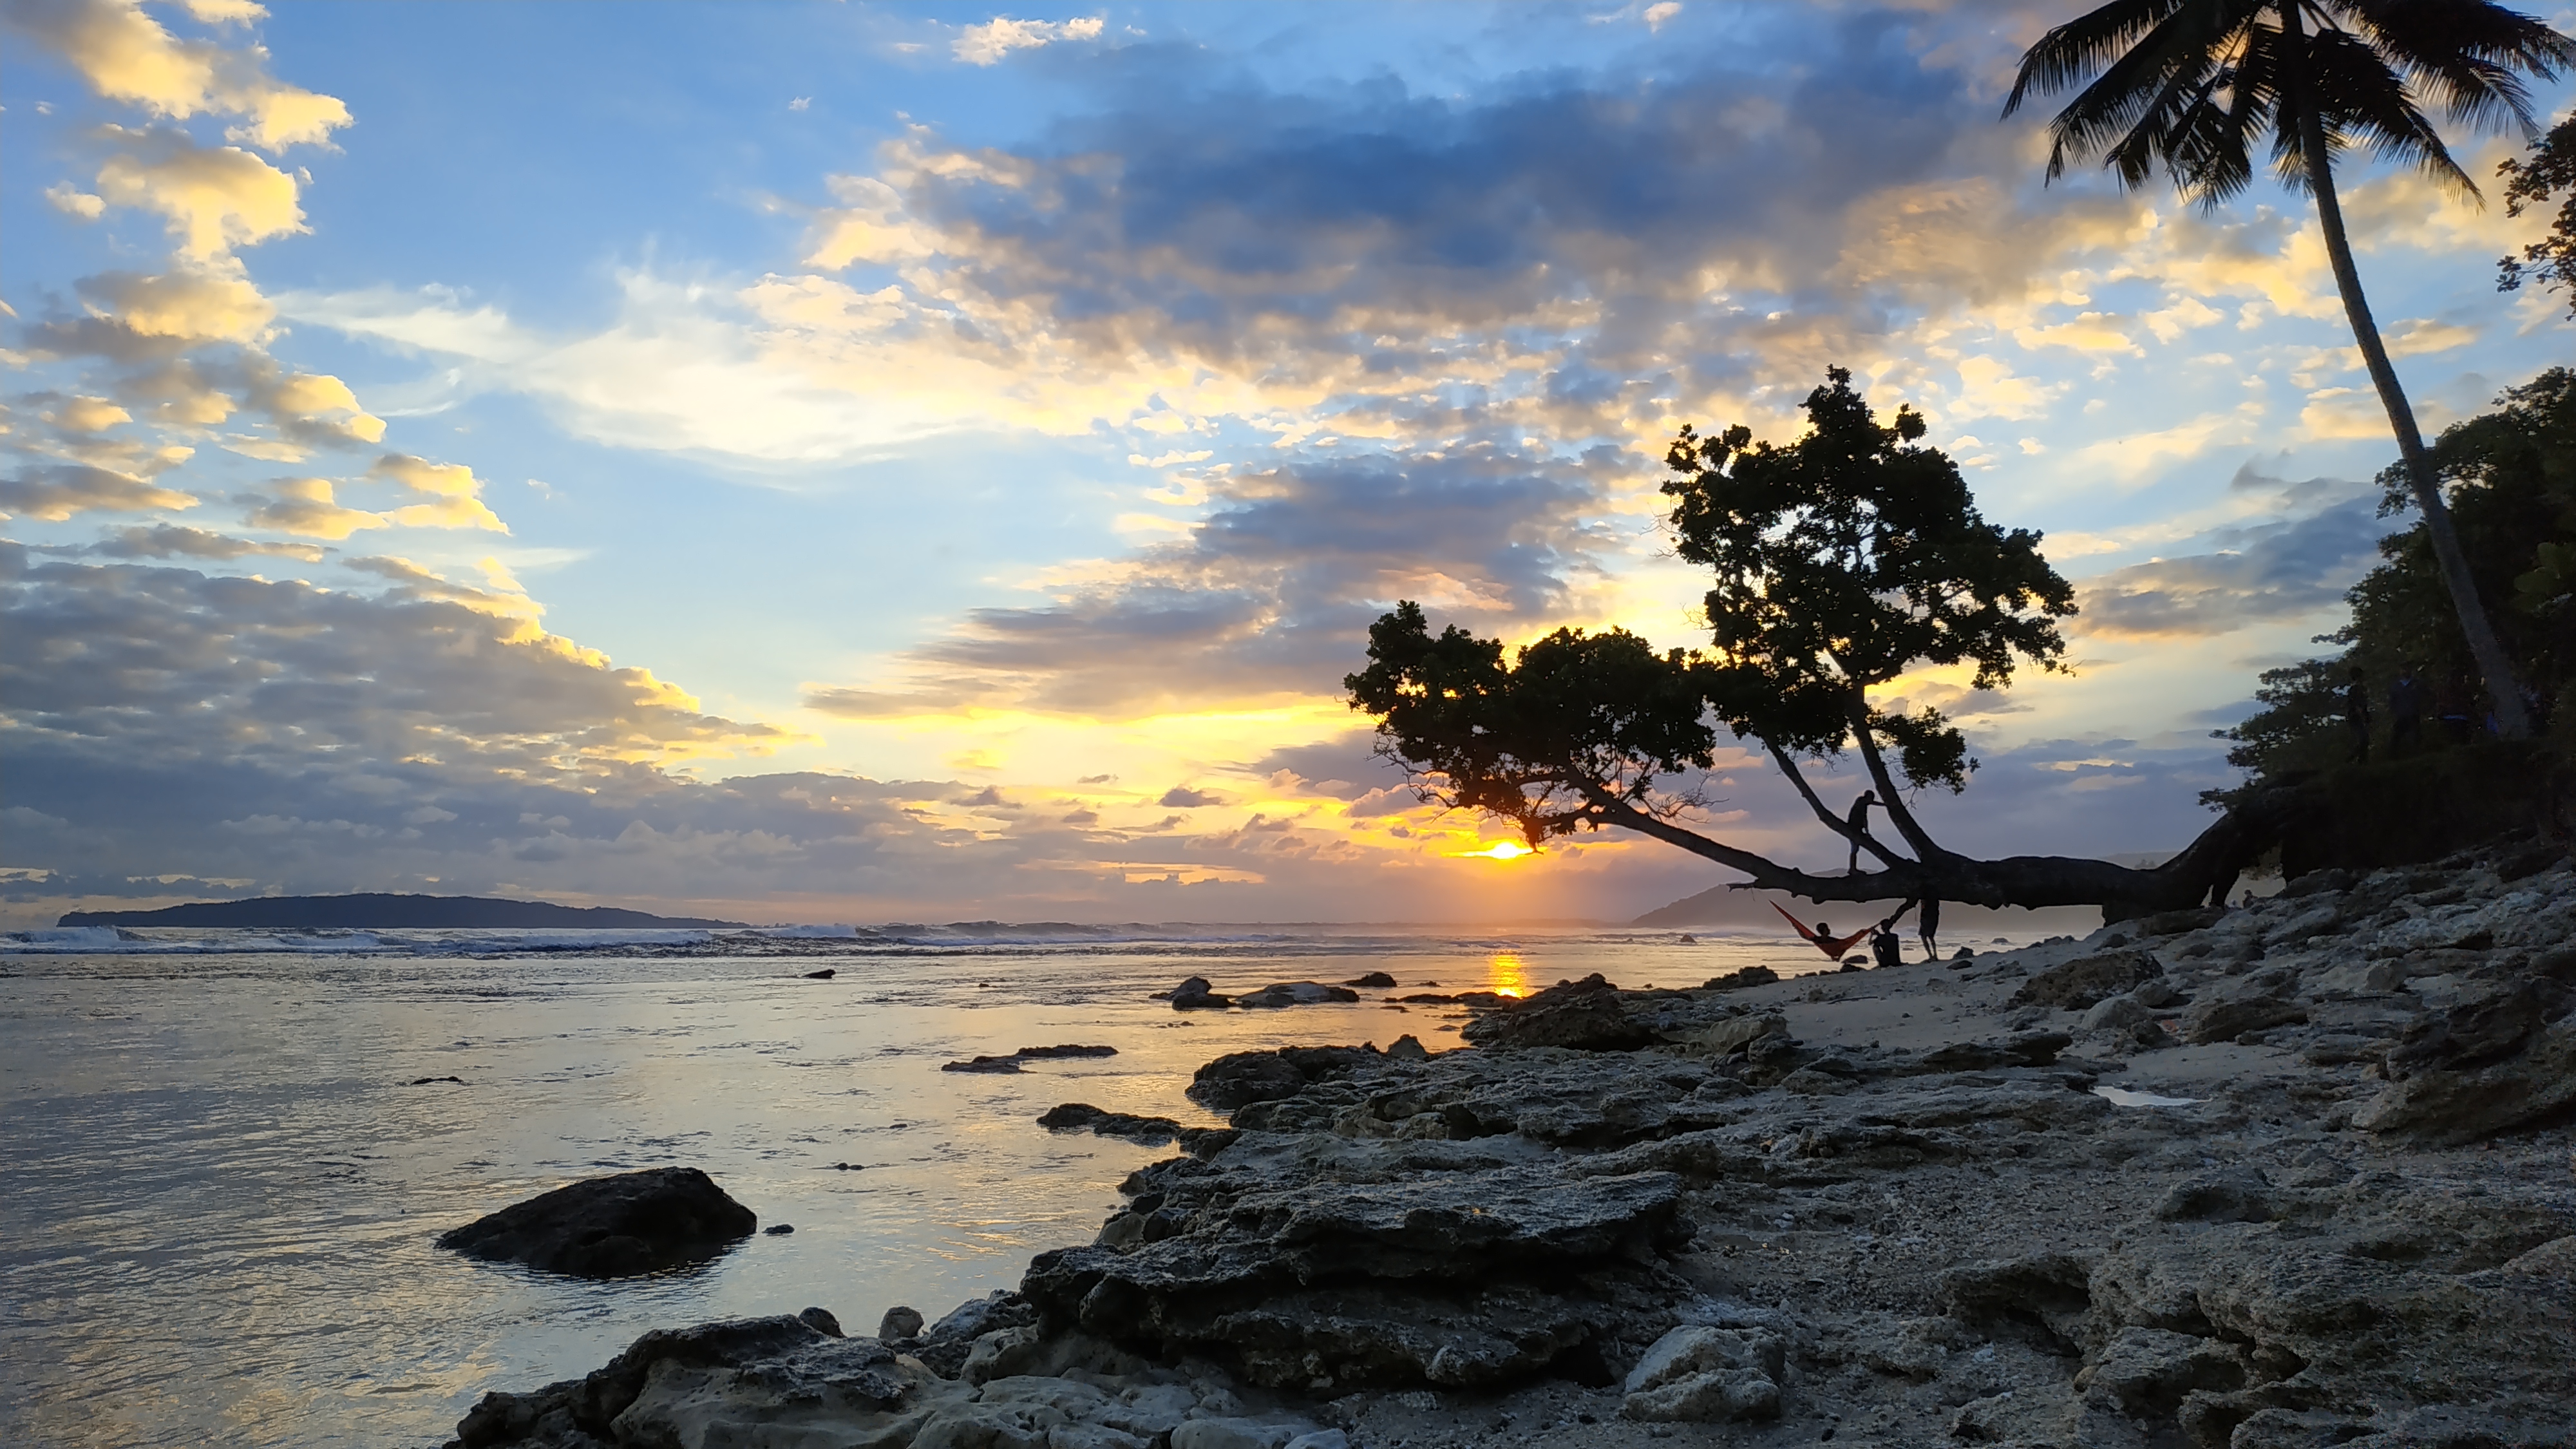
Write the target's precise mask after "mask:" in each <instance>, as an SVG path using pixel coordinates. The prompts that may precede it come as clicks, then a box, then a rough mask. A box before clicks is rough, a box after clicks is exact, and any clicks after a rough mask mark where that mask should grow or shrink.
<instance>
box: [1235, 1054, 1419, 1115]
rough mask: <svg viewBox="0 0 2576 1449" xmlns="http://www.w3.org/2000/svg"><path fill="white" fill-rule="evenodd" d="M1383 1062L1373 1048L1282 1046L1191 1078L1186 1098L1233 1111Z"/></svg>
mask: <svg viewBox="0 0 2576 1449" xmlns="http://www.w3.org/2000/svg"><path fill="white" fill-rule="evenodd" d="M1382 1060H1384V1057H1383V1055H1382V1054H1381V1053H1380V1052H1379V1051H1378V1050H1377V1048H1375V1047H1373V1046H1356V1047H1336V1046H1326V1047H1280V1048H1278V1049H1277V1050H1275V1051H1266V1052H1232V1053H1229V1054H1227V1055H1225V1056H1221V1057H1218V1058H1217V1059H1216V1060H1215V1061H1212V1062H1210V1063H1208V1064H1207V1065H1206V1066H1203V1067H1201V1068H1199V1069H1198V1071H1197V1072H1195V1073H1193V1074H1192V1075H1191V1077H1190V1085H1189V1088H1188V1096H1189V1099H1190V1100H1191V1101H1193V1102H1196V1103H1198V1104H1199V1105H1200V1106H1202V1107H1205V1108H1207V1109H1208V1110H1209V1111H1211V1112H1231V1111H1233V1110H1235V1109H1236V1108H1238V1107H1244V1106H1249V1105H1250V1104H1252V1103H1254V1102H1268V1101H1274V1100H1276V1099H1278V1098H1281V1097H1293V1096H1295V1095H1297V1094H1298V1093H1299V1092H1301V1091H1304V1090H1305V1089H1306V1086H1307V1084H1308V1083H1310V1082H1319V1081H1323V1080H1325V1079H1327V1078H1331V1077H1336V1076H1340V1075H1342V1074H1344V1073H1347V1072H1349V1071H1351V1070H1352V1069H1354V1068H1356V1067H1360V1066H1365V1065H1368V1064H1370V1063H1374V1062H1378V1061H1382Z"/></svg>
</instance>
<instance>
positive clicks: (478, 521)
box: [367, 453, 510, 533]
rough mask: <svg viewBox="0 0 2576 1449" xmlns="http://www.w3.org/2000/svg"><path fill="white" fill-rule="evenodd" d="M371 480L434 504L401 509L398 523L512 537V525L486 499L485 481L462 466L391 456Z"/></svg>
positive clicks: (396, 514) (404, 455) (378, 463)
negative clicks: (393, 485)
mask: <svg viewBox="0 0 2576 1449" xmlns="http://www.w3.org/2000/svg"><path fill="white" fill-rule="evenodd" d="M367 472H368V476H370V477H375V478H385V479H390V480H392V481H394V482H396V483H400V484H401V485H403V486H404V487H405V488H408V489H410V490H411V491H413V492H414V493H421V494H426V495H427V496H428V497H429V499H430V501H429V502H427V503H414V504H410V505H407V506H405V507H402V508H397V509H395V510H393V512H392V513H391V514H389V515H387V516H388V517H390V518H391V519H392V520H393V521H394V522H396V523H401V524H407V525H410V526H412V527H415V528H483V529H490V530H491V531H493V532H495V533H508V532H509V531H510V528H509V525H507V524H505V523H503V522H502V521H501V520H500V517H499V516H498V515H496V514H495V513H493V512H492V510H491V508H490V507H489V506H487V505H486V504H485V503H484V502H483V499H482V496H481V495H482V492H483V480H482V479H480V478H477V477H475V476H474V470H473V469H471V468H468V467H466V466H465V465H464V464H462V463H432V462H430V461H429V460H428V459H426V458H415V457H412V456H411V455H409V454H407V453H387V454H386V455H385V456H383V457H381V458H378V459H377V460H376V463H375V466H374V467H372V468H370V469H368V470H367Z"/></svg>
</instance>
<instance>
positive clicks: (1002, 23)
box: [949, 15, 1101, 65]
mask: <svg viewBox="0 0 2576 1449" xmlns="http://www.w3.org/2000/svg"><path fill="white" fill-rule="evenodd" d="M1100 26H1101V20H1100V17H1099V16H1096V15H1093V16H1086V17H1084V18H1082V19H1079V20H1062V21H1054V20H1012V19H1008V18H1006V17H1002V16H996V17H994V18H993V19H991V20H987V21H985V22H984V23H983V24H981V25H969V26H967V27H966V28H965V29H963V30H961V31H959V32H958V34H957V40H956V42H955V43H954V44H953V45H951V46H950V47H949V53H950V54H952V55H954V56H956V57H957V58H958V59H959V60H962V61H964V62H966V63H967V64H968V65H997V64H999V63H1000V62H1001V60H1002V58H1003V57H1004V56H1006V55H1009V54H1010V53H1011V52H1012V51H1015V50H1035V49H1037V48H1038V47H1040V46H1045V45H1053V44H1055V43H1056V42H1058V41H1063V40H1097V39H1099V38H1100Z"/></svg>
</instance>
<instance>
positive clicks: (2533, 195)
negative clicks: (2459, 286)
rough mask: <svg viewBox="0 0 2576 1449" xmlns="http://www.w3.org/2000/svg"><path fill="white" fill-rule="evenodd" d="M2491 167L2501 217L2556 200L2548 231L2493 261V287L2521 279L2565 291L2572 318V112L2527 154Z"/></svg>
mask: <svg viewBox="0 0 2576 1449" xmlns="http://www.w3.org/2000/svg"><path fill="white" fill-rule="evenodd" d="M2497 170H2498V171H2499V172H2500V173H2501V174H2502V175H2503V176H2504V211H2505V215H2507V216H2520V215H2522V214H2523V213H2524V212H2525V211H2528V210H2530V209H2532V208H2534V207H2546V206H2547V205H2548V204H2549V203H2550V201H2551V199H2552V198H2559V200H2558V211H2557V213H2556V214H2555V215H2553V216H2552V217H2550V219H2549V232H2548V234H2547V235H2546V236H2543V237H2542V238H2541V239H2540V240H2538V241H2536V242H2531V243H2529V244H2527V245H2525V246H2524V247H2523V249H2522V255H2521V256H2518V257H2510V256H2509V257H2505V258H2503V259H2501V260H2500V261H2498V262H2497V263H2496V269H2497V277H2496V290H2498V291H2501V292H2510V291H2514V290H2515V289H2517V288H2519V287H2521V285H2522V284H2523V283H2524V282H2525V281H2536V282H2538V283H2540V285H2542V286H2543V287H2556V288H2557V289H2558V290H2560V291H2562V292H2565V293H2566V294H2567V312H2568V315H2569V316H2571V317H2576V116H2570V117H2568V118H2567V119H2566V120H2563V121H2561V122H2559V123H2558V124H2557V125H2555V126H2552V127H2551V128H2550V129H2549V134H2548V135H2547V136H2544V137H2542V138H2541V140H2540V142H2539V144H2538V145H2535V146H2533V147H2532V148H2531V155H2530V156H2529V157H2527V158H2525V157H2507V158H2506V159H2505V161H2504V163H2503V164H2502V165H2501V166H2499V167H2498V168H2497ZM2561 192H2564V193H2565V195H2564V197H2560V193H2561Z"/></svg>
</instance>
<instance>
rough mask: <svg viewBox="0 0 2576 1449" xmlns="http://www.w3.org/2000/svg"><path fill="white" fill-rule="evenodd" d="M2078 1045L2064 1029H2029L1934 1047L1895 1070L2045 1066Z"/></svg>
mask: <svg viewBox="0 0 2576 1449" xmlns="http://www.w3.org/2000/svg"><path fill="white" fill-rule="evenodd" d="M2074 1044H2075V1038H2073V1037H2071V1036H2069V1035H2067V1034H2066V1033H2065V1032H2062V1031H2029V1032H2023V1033H2022V1034H2021V1035H2019V1036H2015V1037H2008V1038H2006V1039H2005V1040H2003V1041H1999V1042H1987V1041H1963V1042H1953V1043H1952V1044H1950V1045H1949V1046H1945V1047H1934V1048H1933V1049H1932V1050H1930V1051H1928V1052H1925V1053H1924V1054H1923V1055H1921V1056H1919V1057H1916V1058H1914V1059H1913V1060H1911V1061H1905V1062H1899V1063H1898V1064H1897V1065H1896V1066H1895V1068H1894V1070H1895V1073H1896V1075H1898V1076H1905V1077H1912V1076H1925V1075H1929V1074H1932V1073H1936V1072H1990V1071H1993V1070H1994V1069H1996V1068H1997V1067H2044V1066H2047V1065H2049V1064H2050V1063H2052V1062H2054V1061H2056V1060H2057V1054H2058V1053H2059V1052H2062V1051H2064V1050H2066V1049H2067V1048H2068V1047H2070V1046H2072V1045H2074Z"/></svg>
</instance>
